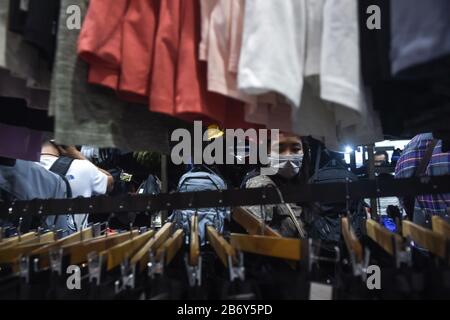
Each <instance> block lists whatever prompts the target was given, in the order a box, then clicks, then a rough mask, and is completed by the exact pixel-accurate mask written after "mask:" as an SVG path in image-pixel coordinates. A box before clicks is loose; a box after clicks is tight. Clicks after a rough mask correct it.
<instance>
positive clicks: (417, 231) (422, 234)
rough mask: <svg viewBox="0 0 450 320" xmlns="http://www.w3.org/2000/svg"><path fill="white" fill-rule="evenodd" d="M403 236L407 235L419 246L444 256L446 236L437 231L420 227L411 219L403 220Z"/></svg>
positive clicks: (445, 252)
mask: <svg viewBox="0 0 450 320" xmlns="http://www.w3.org/2000/svg"><path fill="white" fill-rule="evenodd" d="M402 226H403V230H402V231H403V236H404V237H409V238H411V240H413V241H414V242H416V243H417V244H418V245H419V246H421V247H423V248H425V249H427V250H428V251H429V252H431V253H433V254H435V255H436V256H438V257H441V258H444V259H445V258H446V255H447V238H446V237H445V236H444V235H442V234H439V233H437V232H434V231H431V230H429V229H426V228H424V227H421V226H419V225H417V224H415V223H413V222H411V221H405V220H403V224H402Z"/></svg>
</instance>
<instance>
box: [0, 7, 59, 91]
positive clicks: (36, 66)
mask: <svg viewBox="0 0 450 320" xmlns="http://www.w3.org/2000/svg"><path fill="white" fill-rule="evenodd" d="M8 13H9V1H7V0H1V2H0V68H3V69H8V70H9V71H10V72H11V75H12V76H15V77H18V78H21V79H24V80H26V81H27V86H28V87H30V88H34V89H40V90H48V89H49V87H50V71H49V68H48V62H47V61H45V60H44V59H42V58H41V57H40V56H39V51H38V50H37V49H36V48H35V47H33V46H32V45H31V44H29V43H27V42H26V41H25V39H24V38H23V37H22V36H21V35H20V34H17V33H14V32H11V31H9V30H8V26H7V25H8Z"/></svg>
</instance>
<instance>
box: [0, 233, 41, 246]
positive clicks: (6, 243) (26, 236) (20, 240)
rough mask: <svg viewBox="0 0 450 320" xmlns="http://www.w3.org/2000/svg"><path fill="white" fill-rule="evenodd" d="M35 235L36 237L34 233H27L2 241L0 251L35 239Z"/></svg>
mask: <svg viewBox="0 0 450 320" xmlns="http://www.w3.org/2000/svg"><path fill="white" fill-rule="evenodd" d="M36 235H37V234H36V232H28V233H25V234H23V235H21V236H20V237H19V236H14V237H11V238H6V239H3V241H1V242H0V249H1V248H4V247H5V246H10V245H14V244H18V243H25V242H26V241H28V240H31V239H34V238H36Z"/></svg>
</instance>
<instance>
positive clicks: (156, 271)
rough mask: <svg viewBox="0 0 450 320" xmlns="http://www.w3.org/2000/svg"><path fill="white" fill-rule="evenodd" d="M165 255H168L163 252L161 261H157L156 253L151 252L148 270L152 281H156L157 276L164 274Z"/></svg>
mask: <svg viewBox="0 0 450 320" xmlns="http://www.w3.org/2000/svg"><path fill="white" fill-rule="evenodd" d="M165 255H166V253H165V252H164V251H162V252H161V255H160V257H159V260H156V257H155V255H154V253H153V252H152V251H150V252H149V262H148V263H147V269H148V276H149V278H150V279H154V278H155V275H163V274H164V260H165Z"/></svg>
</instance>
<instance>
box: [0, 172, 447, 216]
mask: <svg viewBox="0 0 450 320" xmlns="http://www.w3.org/2000/svg"><path fill="white" fill-rule="evenodd" d="M280 191H281V193H282V195H283V198H284V201H285V202H286V203H302V202H345V201H347V200H357V199H361V198H371V197H372V198H377V197H387V196H398V197H404V196H414V195H421V194H443V193H450V175H446V176H435V177H414V178H406V179H381V178H380V179H375V180H361V181H356V182H349V183H324V184H307V185H303V186H298V187H293V186H289V187H281V188H280ZM279 203H283V201H282V199H280V196H279V194H278V192H277V191H276V190H275V188H273V187H270V188H255V189H245V190H242V189H234V190H223V191H202V192H185V193H162V194H157V195H142V194H140V195H120V196H114V197H110V196H97V197H92V198H81V197H80V198H74V199H48V200H41V199H35V200H29V201H15V202H14V203H11V204H7V205H6V206H5V205H3V206H2V207H3V208H4V209H3V210H1V211H0V215H1V216H5V214H6V215H25V214H30V213H31V214H38V215H62V214H75V213H91V214H107V213H109V214H110V213H115V214H120V213H127V212H149V213H151V212H157V211H160V210H174V209H188V208H214V207H236V206H248V205H259V204H279Z"/></svg>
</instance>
